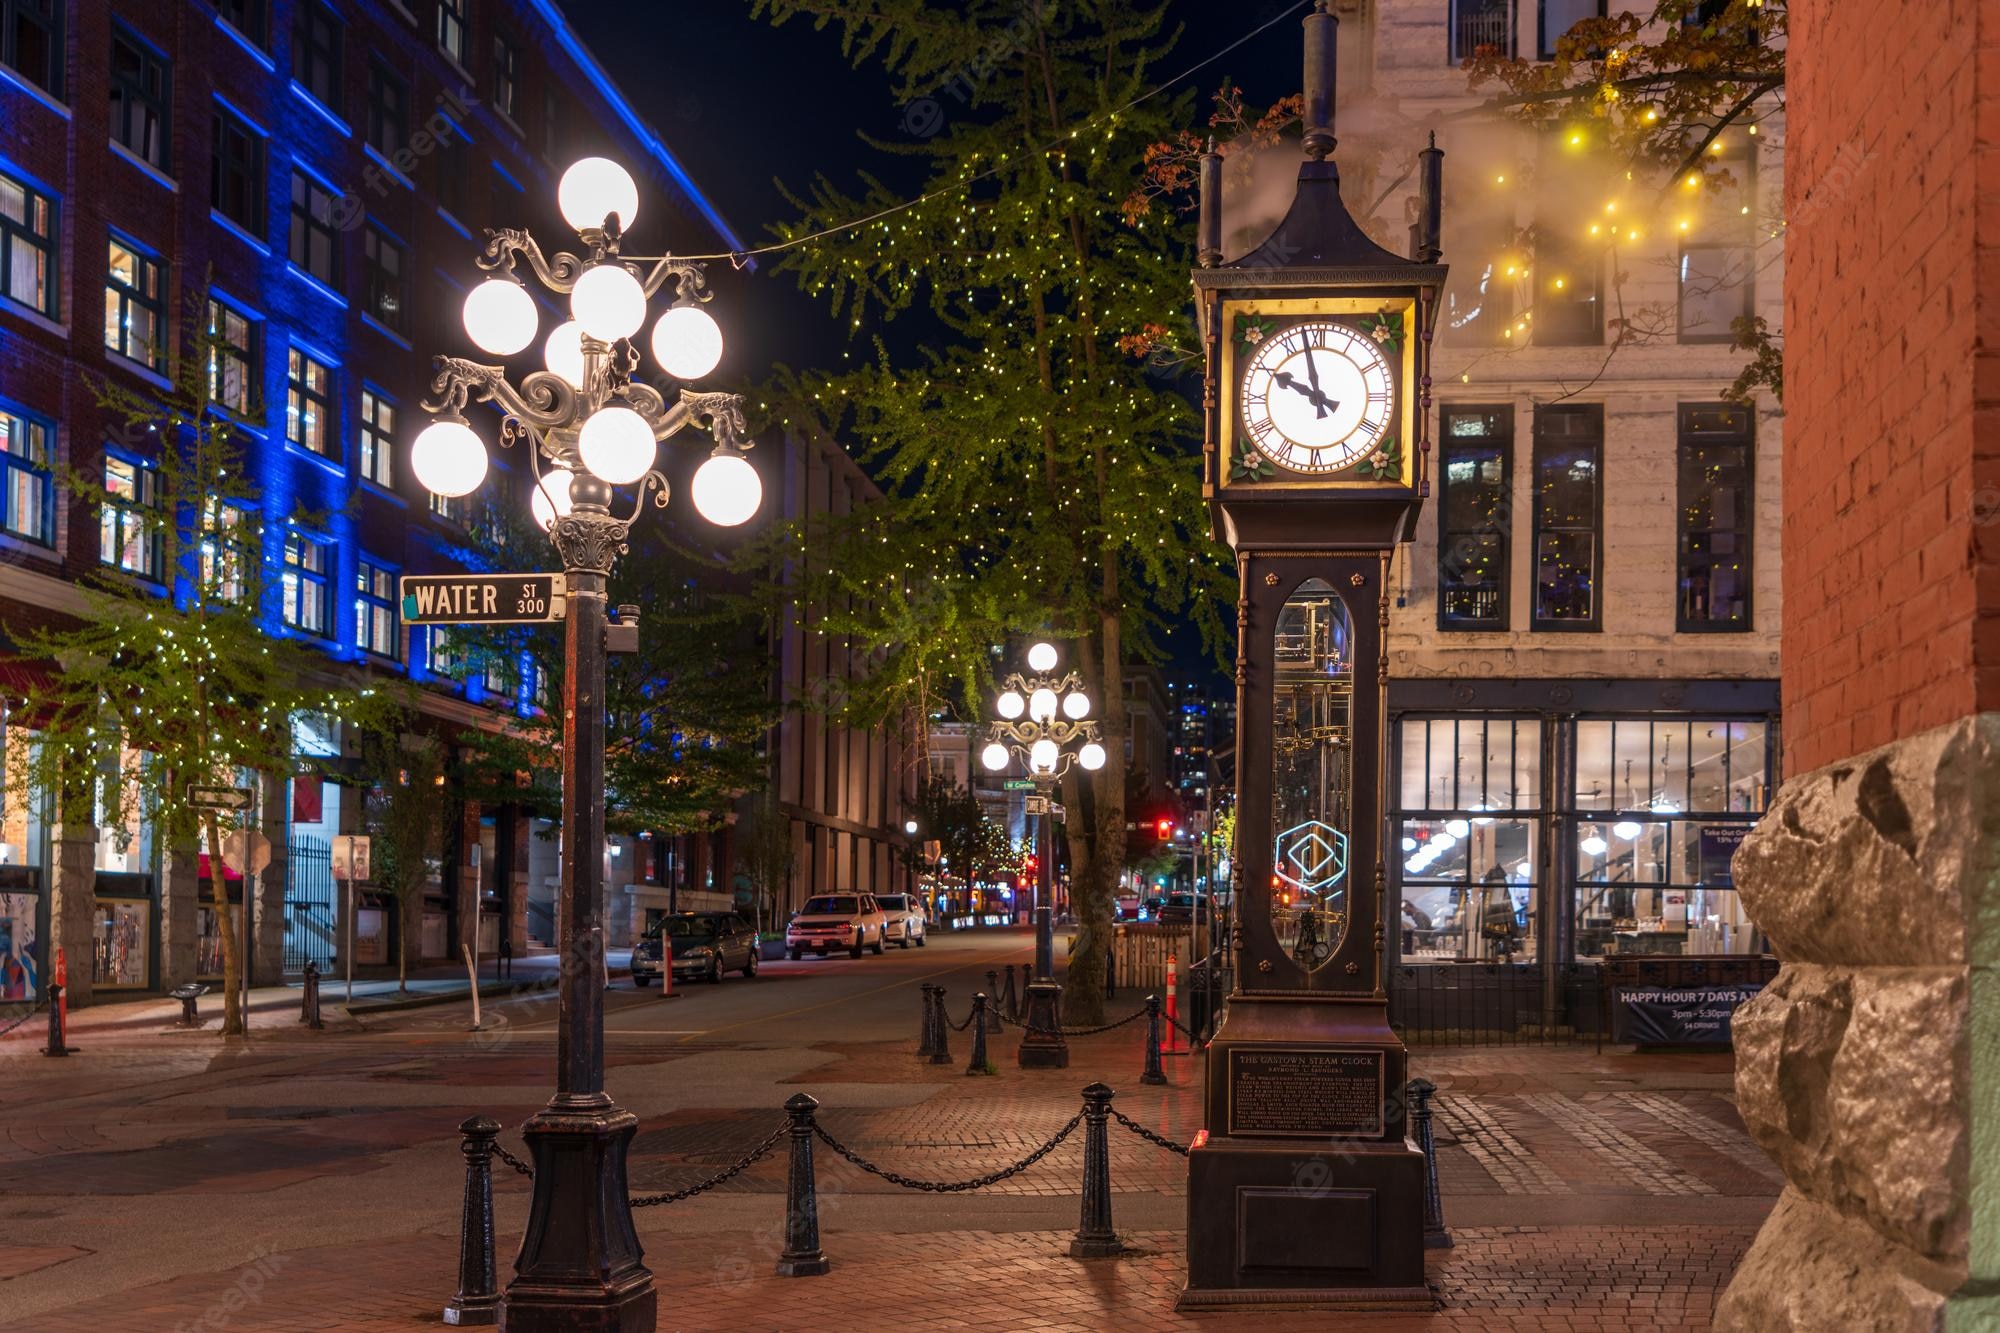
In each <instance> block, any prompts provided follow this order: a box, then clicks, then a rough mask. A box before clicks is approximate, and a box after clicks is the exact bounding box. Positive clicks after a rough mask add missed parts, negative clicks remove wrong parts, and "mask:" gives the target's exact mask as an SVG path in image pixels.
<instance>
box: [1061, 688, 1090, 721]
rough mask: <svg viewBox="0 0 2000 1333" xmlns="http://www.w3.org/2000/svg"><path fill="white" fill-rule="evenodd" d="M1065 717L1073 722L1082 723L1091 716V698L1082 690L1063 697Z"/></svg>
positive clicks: (1072, 691)
mask: <svg viewBox="0 0 2000 1333" xmlns="http://www.w3.org/2000/svg"><path fill="white" fill-rule="evenodd" d="M1062 710H1063V716H1064V717H1066V718H1068V719H1070V721H1072V722H1081V721H1083V719H1085V718H1087V717H1089V716H1090V696H1089V695H1087V694H1085V693H1084V692H1083V691H1082V690H1071V691H1070V692H1069V693H1068V694H1065V695H1064V696H1063V701H1062Z"/></svg>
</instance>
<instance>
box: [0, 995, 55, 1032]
mask: <svg viewBox="0 0 2000 1333" xmlns="http://www.w3.org/2000/svg"><path fill="white" fill-rule="evenodd" d="M48 1007H49V1002H48V1001H47V1000H41V1001H39V1002H37V1003H36V1005H35V1007H34V1008H32V1009H30V1010H29V1011H28V1012H27V1013H25V1014H22V1015H21V1016H20V1017H19V1018H17V1019H15V1020H14V1021H13V1022H11V1023H9V1024H8V1025H7V1026H6V1027H3V1028H0V1037H4V1036H6V1035H7V1034H8V1033H10V1032H12V1031H13V1030H14V1029H15V1028H17V1027H20V1026H21V1024H23V1023H25V1022H27V1021H28V1020H29V1019H31V1018H33V1017H34V1016H35V1015H36V1014H39V1013H40V1012H42V1010H44V1009H46V1008H48Z"/></svg>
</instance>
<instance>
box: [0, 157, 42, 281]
mask: <svg viewBox="0 0 2000 1333" xmlns="http://www.w3.org/2000/svg"><path fill="white" fill-rule="evenodd" d="M0 296H5V297H6V298H7V299H8V300H10V301H17V302H19V303H20V304H22V305H24V306H27V307H28V308H29V309H31V310H37V311H40V312H41V313H42V314H44V315H48V316H51V317H53V316H54V315H55V313H56V205H55V201H54V200H52V199H50V198H49V197H48V196H47V195H45V194H43V193H42V192H41V191H39V190H37V189H35V187H34V186H32V185H29V184H28V183H27V182H25V181H19V180H16V179H14V178H13V177H12V176H9V175H6V174H5V173H0Z"/></svg>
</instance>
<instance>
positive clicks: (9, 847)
mask: <svg viewBox="0 0 2000 1333" xmlns="http://www.w3.org/2000/svg"><path fill="white" fill-rule="evenodd" d="M34 744H35V733H34V732H32V731H29V730H28V729H27V728H25V727H19V726H14V725H11V724H10V723H9V721H8V718H7V708H6V705H5V704H0V866H40V865H41V864H42V844H43V841H44V838H43V822H42V802H41V800H40V799H39V798H38V797H37V796H36V795H35V794H34V793H32V792H30V791H29V790H28V782H27V768H28V763H29V756H30V753H31V752H32V750H33V748H34Z"/></svg>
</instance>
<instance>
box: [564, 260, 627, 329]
mask: <svg viewBox="0 0 2000 1333" xmlns="http://www.w3.org/2000/svg"><path fill="white" fill-rule="evenodd" d="M569 312H570V314H572V315H574V316H575V317H576V322H577V323H579V324H581V325H583V331H584V332H585V333H587V334H589V335H590V336H591V337H593V338H595V339H597V340H598V341H599V342H607V343H612V342H617V341H618V340H619V339H620V338H629V337H631V336H632V335H633V334H635V333H637V332H638V331H639V326H640V325H641V324H644V323H645V322H646V289H645V288H643V287H641V286H640V285H639V280H638V279H637V278H635V277H633V276H632V275H631V274H630V273H627V272H626V271H625V270H624V269H622V268H620V267H619V266H618V265H617V264H610V263H606V264H597V265H594V266H593V267H591V268H587V269H585V270H584V271H583V276H582V277H580V278H578V279H577V280H576V286H574V287H572V288H570V290H569Z"/></svg>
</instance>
